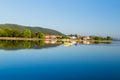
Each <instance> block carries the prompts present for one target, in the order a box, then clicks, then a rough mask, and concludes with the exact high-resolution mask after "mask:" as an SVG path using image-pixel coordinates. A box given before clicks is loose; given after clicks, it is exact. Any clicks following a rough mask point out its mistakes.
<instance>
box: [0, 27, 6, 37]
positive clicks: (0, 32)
mask: <svg viewBox="0 0 120 80" xmlns="http://www.w3.org/2000/svg"><path fill="white" fill-rule="evenodd" d="M0 37H7V33H6V32H5V31H4V30H3V29H0Z"/></svg>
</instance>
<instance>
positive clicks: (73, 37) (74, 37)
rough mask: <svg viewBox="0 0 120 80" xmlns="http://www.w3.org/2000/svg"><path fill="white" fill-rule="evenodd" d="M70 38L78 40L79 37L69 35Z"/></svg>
mask: <svg viewBox="0 0 120 80" xmlns="http://www.w3.org/2000/svg"><path fill="white" fill-rule="evenodd" d="M68 37H69V38H70V39H77V37H76V36H75V35H68Z"/></svg>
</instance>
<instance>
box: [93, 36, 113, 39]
mask: <svg viewBox="0 0 120 80" xmlns="http://www.w3.org/2000/svg"><path fill="white" fill-rule="evenodd" d="M91 38H92V39H93V40H112V38H111V37H110V36H107V37H100V36H91Z"/></svg>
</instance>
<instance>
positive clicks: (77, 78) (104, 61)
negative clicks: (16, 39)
mask: <svg viewBox="0 0 120 80" xmlns="http://www.w3.org/2000/svg"><path fill="white" fill-rule="evenodd" d="M0 80H120V42H112V43H111V44H90V45H87V44H78V45H73V46H71V47H65V46H64V45H52V46H50V45H49V47H45V46H44V48H42V47H41V48H30V49H23V48H21V49H16V50H15V49H14V50H9V49H3V48H1V49H0Z"/></svg>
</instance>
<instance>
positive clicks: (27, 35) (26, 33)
mask: <svg viewBox="0 0 120 80" xmlns="http://www.w3.org/2000/svg"><path fill="white" fill-rule="evenodd" d="M24 37H25V38H31V31H30V30H29V29H26V30H25V32H24Z"/></svg>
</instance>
